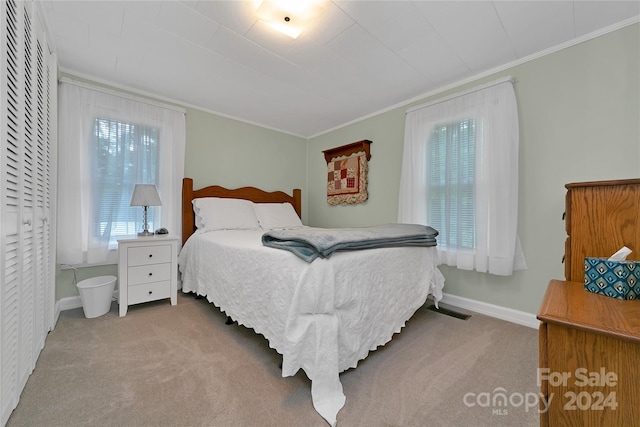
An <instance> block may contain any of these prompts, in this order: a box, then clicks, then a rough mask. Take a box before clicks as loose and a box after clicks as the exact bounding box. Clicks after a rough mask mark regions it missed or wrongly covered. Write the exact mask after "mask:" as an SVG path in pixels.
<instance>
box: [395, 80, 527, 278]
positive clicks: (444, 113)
mask: <svg viewBox="0 0 640 427" xmlns="http://www.w3.org/2000/svg"><path fill="white" fill-rule="evenodd" d="M518 145H519V130H518V110H517V106H516V100H515V92H514V90H513V84H512V82H511V80H510V79H508V80H507V81H499V82H494V83H490V84H488V85H486V86H484V87H481V88H476V89H472V90H470V91H468V92H466V93H464V94H459V95H455V96H452V97H449V98H447V99H443V100H439V101H435V102H433V103H430V104H427V105H423V106H419V107H416V108H414V109H411V110H409V111H408V112H407V115H406V122H405V136H404V149H403V160H402V170H401V178H400V192H399V193H400V196H399V203H398V221H399V222H409V223H418V224H425V225H430V226H432V227H433V228H435V229H436V230H438V232H439V235H438V246H437V248H438V255H439V259H440V263H442V264H446V265H450V266H454V267H457V268H460V269H463V270H476V271H479V272H487V273H492V274H499V275H510V274H512V273H513V270H520V269H525V268H526V263H525V261H524V255H523V254H522V249H521V247H520V242H519V239H518V235H517V224H518Z"/></svg>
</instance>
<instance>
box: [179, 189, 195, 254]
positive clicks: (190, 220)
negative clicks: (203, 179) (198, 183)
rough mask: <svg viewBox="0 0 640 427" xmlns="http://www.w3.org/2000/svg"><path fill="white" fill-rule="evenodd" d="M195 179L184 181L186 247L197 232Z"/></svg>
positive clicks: (184, 232)
mask: <svg viewBox="0 0 640 427" xmlns="http://www.w3.org/2000/svg"><path fill="white" fill-rule="evenodd" d="M192 200H193V179H192V178H184V179H183V180H182V244H183V245H184V244H185V242H186V241H187V239H188V238H189V236H191V235H192V234H193V231H194V230H195V218H194V216H193V205H192V204H191V201H192Z"/></svg>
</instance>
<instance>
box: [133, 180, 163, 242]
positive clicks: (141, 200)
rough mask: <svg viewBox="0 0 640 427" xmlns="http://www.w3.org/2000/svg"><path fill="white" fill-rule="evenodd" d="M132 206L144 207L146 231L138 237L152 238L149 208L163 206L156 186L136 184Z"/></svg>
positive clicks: (143, 220)
mask: <svg viewBox="0 0 640 427" xmlns="http://www.w3.org/2000/svg"><path fill="white" fill-rule="evenodd" d="M130 206H143V207H144V213H143V216H142V223H143V227H144V230H143V231H141V232H140V233H138V236H152V235H153V232H152V231H149V223H148V222H147V209H149V206H162V202H160V196H159V195H158V190H157V189H156V186H155V185H153V184H136V185H135V187H134V188H133V195H132V196H131V204H130Z"/></svg>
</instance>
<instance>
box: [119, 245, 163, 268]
mask: <svg viewBox="0 0 640 427" xmlns="http://www.w3.org/2000/svg"><path fill="white" fill-rule="evenodd" d="M127 257H128V264H129V267H131V266H133V265H148V264H160V263H163V262H171V245H153V246H137V247H134V248H129V251H128V253H127Z"/></svg>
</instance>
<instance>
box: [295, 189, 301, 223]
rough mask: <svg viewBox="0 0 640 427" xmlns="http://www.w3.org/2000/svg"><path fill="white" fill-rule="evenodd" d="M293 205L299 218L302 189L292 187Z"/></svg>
mask: <svg viewBox="0 0 640 427" xmlns="http://www.w3.org/2000/svg"><path fill="white" fill-rule="evenodd" d="M293 207H294V208H295V210H296V213H297V214H298V216H299V217H300V218H302V190H300V189H299V188H294V189H293Z"/></svg>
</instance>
